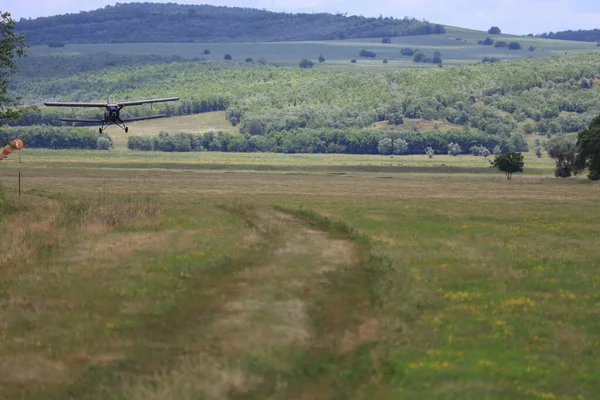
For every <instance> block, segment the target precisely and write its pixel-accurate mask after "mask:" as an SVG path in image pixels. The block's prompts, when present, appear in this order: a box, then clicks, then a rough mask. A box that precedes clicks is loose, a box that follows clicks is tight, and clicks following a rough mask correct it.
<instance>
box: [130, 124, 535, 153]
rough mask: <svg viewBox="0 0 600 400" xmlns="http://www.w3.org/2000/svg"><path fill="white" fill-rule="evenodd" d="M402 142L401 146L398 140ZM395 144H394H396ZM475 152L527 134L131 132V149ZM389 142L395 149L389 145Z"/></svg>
mask: <svg viewBox="0 0 600 400" xmlns="http://www.w3.org/2000/svg"><path fill="white" fill-rule="evenodd" d="M401 142H402V143H404V145H403V147H402V149H401V150H398V144H399V143H401ZM394 143H395V145H394ZM449 145H451V147H452V150H454V152H453V153H452V154H453V155H458V154H468V153H473V152H474V148H481V151H479V152H477V155H483V149H490V151H489V153H491V152H492V150H494V149H495V153H497V154H502V153H507V152H511V151H527V150H528V146H527V141H526V140H525V138H524V136H523V135H520V134H514V135H511V136H508V137H499V136H494V135H487V134H484V133H477V132H473V131H470V130H468V129H463V130H451V131H449V132H444V133H442V132H440V131H437V130H433V131H430V132H421V131H420V130H418V129H413V130H412V131H408V130H391V129H379V130H374V129H358V128H353V129H296V130H292V131H284V132H276V133H273V134H270V135H262V136H261V135H250V134H246V135H238V134H231V133H223V132H206V133H177V134H169V133H168V132H161V133H160V134H159V135H158V136H129V137H128V141H127V147H128V148H129V149H130V150H140V151H167V152H169V151H183V152H186V151H224V152H273V153H344V154H427V153H428V152H429V151H431V152H433V154H447V153H448V152H449ZM389 146H391V147H389Z"/></svg>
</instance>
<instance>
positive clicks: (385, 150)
mask: <svg viewBox="0 0 600 400" xmlns="http://www.w3.org/2000/svg"><path fill="white" fill-rule="evenodd" d="M392 150H393V145H392V139H390V138H383V139H381V140H380V141H379V143H378V144H377V151H378V152H379V154H392Z"/></svg>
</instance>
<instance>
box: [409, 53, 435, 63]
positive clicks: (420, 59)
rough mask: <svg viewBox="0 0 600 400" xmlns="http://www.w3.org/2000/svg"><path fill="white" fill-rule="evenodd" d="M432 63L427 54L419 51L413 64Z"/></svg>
mask: <svg viewBox="0 0 600 400" xmlns="http://www.w3.org/2000/svg"><path fill="white" fill-rule="evenodd" d="M430 61H431V60H430V59H429V58H427V56H426V55H425V53H423V52H422V51H417V52H416V53H415V56H414V57H413V62H417V63H427V62H430Z"/></svg>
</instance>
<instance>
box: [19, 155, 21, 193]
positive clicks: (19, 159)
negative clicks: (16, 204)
mask: <svg viewBox="0 0 600 400" xmlns="http://www.w3.org/2000/svg"><path fill="white" fill-rule="evenodd" d="M19 197H21V157H19Z"/></svg>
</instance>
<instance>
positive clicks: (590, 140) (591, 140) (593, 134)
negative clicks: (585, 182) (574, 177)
mask: <svg viewBox="0 0 600 400" xmlns="http://www.w3.org/2000/svg"><path fill="white" fill-rule="evenodd" d="M577 148H578V150H579V153H577V156H576V157H575V162H574V163H573V169H574V171H575V173H579V172H581V171H583V170H584V169H586V168H587V169H588V171H589V174H588V178H589V179H591V180H593V181H597V180H600V115H599V116H597V117H596V118H594V120H593V121H592V122H590V124H589V125H588V127H587V128H586V129H584V130H582V131H581V132H579V134H578V136H577Z"/></svg>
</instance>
